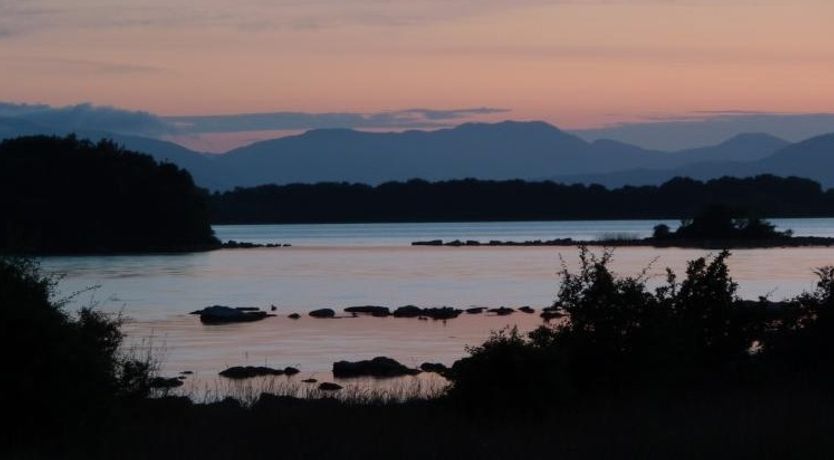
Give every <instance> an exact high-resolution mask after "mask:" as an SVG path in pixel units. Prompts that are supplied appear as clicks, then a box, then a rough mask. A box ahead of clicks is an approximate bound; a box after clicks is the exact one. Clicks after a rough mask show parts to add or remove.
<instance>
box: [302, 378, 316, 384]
mask: <svg viewBox="0 0 834 460" xmlns="http://www.w3.org/2000/svg"><path fill="white" fill-rule="evenodd" d="M302 382H304V383H316V382H318V380H316V379H304V380H302Z"/></svg>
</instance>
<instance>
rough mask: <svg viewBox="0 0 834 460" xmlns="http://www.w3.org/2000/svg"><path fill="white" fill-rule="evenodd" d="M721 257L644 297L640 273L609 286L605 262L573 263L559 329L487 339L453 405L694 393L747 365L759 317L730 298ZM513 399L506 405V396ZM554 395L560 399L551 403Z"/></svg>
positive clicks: (583, 253)
mask: <svg viewBox="0 0 834 460" xmlns="http://www.w3.org/2000/svg"><path fill="white" fill-rule="evenodd" d="M729 255H730V253H729V252H728V251H723V252H721V253H719V254H717V255H715V256H713V257H711V258H706V257H703V258H698V259H696V260H693V261H691V262H689V264H688V266H687V269H686V277H685V278H684V279H683V280H682V281H678V280H677V277H676V275H675V274H674V273H673V272H671V271H669V270H667V275H666V281H665V283H663V284H661V285H660V287H658V288H656V289H654V290H651V289H648V288H647V286H646V281H647V272H648V269H647V270H644V272H643V273H641V274H639V275H638V276H625V277H621V276H617V275H616V274H614V273H612V272H611V270H610V262H611V257H612V253H611V252H610V251H605V252H604V253H603V254H602V255H600V256H597V255H595V254H593V253H591V252H590V251H588V250H587V248H584V247H583V248H581V249H580V253H579V259H580V267H579V270H578V271H577V272H576V273H573V272H571V271H570V270H569V269H568V268H567V266H566V265H565V266H563V268H562V271H561V273H560V277H561V285H560V288H559V293H558V296H557V299H556V301H555V302H554V305H553V308H555V309H558V310H561V311H562V312H563V313H564V314H565V319H564V320H563V321H561V322H559V323H557V324H555V325H553V326H542V327H539V328H538V329H536V330H534V331H533V332H531V333H530V334H529V335H528V336H527V337H524V336H521V335H519V334H518V333H517V332H516V331H511V332H509V333H508V332H506V331H505V332H503V333H500V334H497V335H495V336H493V337H492V338H491V339H490V340H489V341H487V342H486V343H485V344H484V345H483V346H480V347H475V348H472V349H471V350H470V356H469V357H467V358H464V359H462V360H461V361H460V362H459V363H457V364H456V365H455V366H454V368H453V372H452V373H451V379H452V381H453V388H452V390H451V391H450V396H451V397H452V398H453V399H458V400H462V401H465V402H472V401H478V400H490V401H492V400H495V399H499V398H500V397H503V398H518V396H517V394H516V392H515V391H519V392H523V394H524V396H523V397H524V398H531V399H535V400H539V401H548V400H550V401H552V400H561V401H564V400H566V399H564V398H565V397H568V396H570V395H576V394H583V393H589V392H603V393H606V394H611V393H612V392H614V393H616V392H620V391H627V390H634V389H641V390H643V391H645V390H646V389H650V388H655V389H659V388H675V387H685V386H688V385H697V384H698V382H702V381H704V379H710V378H712V377H715V376H719V375H722V374H724V373H725V372H726V371H727V369H734V368H736V367H737V366H738V365H740V364H744V363H747V362H748V361H749V360H750V359H751V355H750V353H749V352H748V351H749V349H750V348H751V346H752V345H753V344H754V343H755V342H756V341H757V340H760V339H761V338H762V331H763V315H762V312H763V309H762V308H759V306H758V305H753V306H750V305H748V304H747V303H745V302H743V301H742V300H741V299H739V298H738V297H737V295H736V288H737V285H736V283H735V282H734V281H733V280H732V278H731V277H730V275H729V271H728V268H727V264H726V260H727V258H728V257H729ZM510 389H511V390H514V391H513V392H512V394H513V395H514V396H512V397H510V396H509V395H508V393H507V392H506V391H504V390H510ZM555 394H558V395H561V396H560V397H561V398H562V399H559V398H557V397H554V395H555Z"/></svg>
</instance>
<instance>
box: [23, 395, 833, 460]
mask: <svg viewBox="0 0 834 460" xmlns="http://www.w3.org/2000/svg"><path fill="white" fill-rule="evenodd" d="M831 395H832V393H831V391H829V390H828V389H822V388H819V387H814V386H809V385H806V384H801V383H795V384H793V385H787V386H784V387H780V388H775V387H767V388H756V387H751V388H748V389H743V390H742V389H740V390H737V391H732V392H727V391H725V390H724V389H721V388H716V391H714V392H712V391H709V390H707V389H705V390H704V391H703V392H700V393H687V394H675V395H657V394H647V395H642V396H630V397H627V398H607V399H606V398H595V399H588V400H576V401H574V402H573V403H572V404H567V405H564V406H563V407H560V408H558V410H553V411H548V412H547V413H544V414H542V413H537V412H536V411H532V412H530V413H525V412H520V413H513V414H501V415H496V414H490V413H483V412H479V411H465V410H461V409H460V408H456V407H454V406H452V405H450V404H449V403H448V402H443V401H433V402H414V403H406V404H350V403H341V402H338V401H335V400H323V401H309V400H291V399H281V398H275V397H271V396H266V397H264V398H263V399H261V400H260V401H259V402H258V403H256V404H255V405H254V406H253V407H251V408H244V407H241V406H240V405H238V404H236V403H234V402H232V401H228V402H224V403H217V404H210V405H194V404H191V403H190V402H188V401H187V400H183V399H168V400H150V401H146V402H145V403H143V404H141V405H140V406H137V407H134V408H131V409H129V410H125V411H123V412H120V413H119V414H118V416H117V417H116V418H114V419H112V420H111V421H110V422H109V423H108V424H107V426H106V427H104V428H103V429H98V428H97V429H96V430H95V431H88V430H84V429H77V430H73V431H72V432H71V433H72V434H70V433H68V437H67V438H65V439H63V440H61V441H60V442H55V443H51V444H43V443H38V444H37V447H31V446H30V448H28V449H24V450H22V451H19V453H20V454H21V455H20V457H25V458H85V459H86V458H124V459H148V458H158V459H162V458H195V459H197V458H202V459H217V458H252V459H260V458H264V459H266V458H282V459H318V458H342V459H393V458H401V459H434V458H438V459H439V458H460V459H515V458H529V459H539V458H542V459H543V458H565V459H587V458H618V459H620V458H623V459H652V458H656V459H667V458H676V459H739V458H759V459H783V458H803V459H811V458H831V455H834V437H832V436H831V435H830V433H832V430H834V415H832V414H834V400H832V396H831ZM483 403H484V405H485V406H486V405H488V404H489V401H484V402H483ZM30 454H31V456H30Z"/></svg>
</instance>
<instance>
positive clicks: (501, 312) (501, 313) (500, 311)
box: [487, 307, 515, 316]
mask: <svg viewBox="0 0 834 460" xmlns="http://www.w3.org/2000/svg"><path fill="white" fill-rule="evenodd" d="M487 311H489V312H490V313H495V314H496V315H498V316H507V315H509V314H512V313H513V312H515V310H513V309H512V308H508V307H498V308H490V309H489V310H487Z"/></svg>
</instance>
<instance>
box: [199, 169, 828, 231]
mask: <svg viewBox="0 0 834 460" xmlns="http://www.w3.org/2000/svg"><path fill="white" fill-rule="evenodd" d="M210 200H211V201H210V203H211V219H212V222H213V223H217V224H266V223H325V222H329V223H341V222H431V221H504V220H507V221H509V220H580V219H683V218H689V217H692V216H694V215H696V214H697V213H698V212H700V211H701V210H703V209H704V208H706V207H708V206H711V205H716V204H720V205H723V206H727V207H731V208H738V209H744V210H746V211H747V212H750V213H752V214H754V215H760V216H765V217H830V216H834V190H823V188H822V187H821V186H820V184H818V183H816V182H814V181H811V180H808V179H801V178H797V177H788V178H782V177H777V176H771V175H763V176H757V177H752V178H741V179H739V178H730V177H725V178H721V179H714V180H710V181H706V182H701V181H697V180H692V179H687V178H675V179H672V180H670V181H668V182H666V183H664V184H662V185H660V186H642V187H622V188H617V189H607V188H605V187H603V186H600V185H590V186H586V185H564V184H559V183H555V182H525V181H521V180H513V181H482V180H474V179H464V180H454V181H443V182H427V181H423V180H417V179H415V180H410V181H408V182H389V183H385V184H381V185H378V186H370V185H364V184H349V183H319V184H290V185H263V186H259V187H252V188H237V189H235V190H232V191H228V192H224V193H215V194H213V195H212V196H211V198H210Z"/></svg>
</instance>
